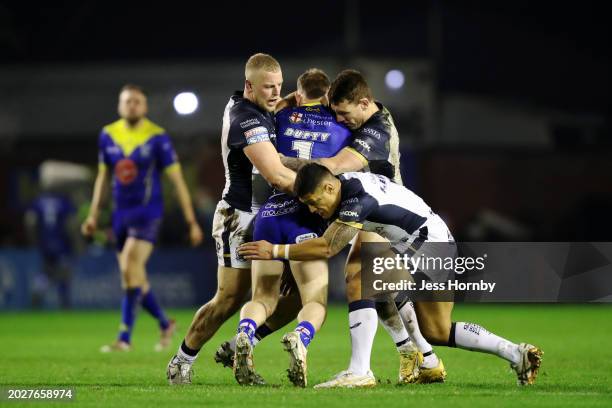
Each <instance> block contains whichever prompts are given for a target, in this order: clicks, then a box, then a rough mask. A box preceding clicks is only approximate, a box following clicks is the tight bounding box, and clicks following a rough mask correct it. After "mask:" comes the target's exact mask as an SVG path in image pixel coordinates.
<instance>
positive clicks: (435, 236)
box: [240, 163, 543, 385]
mask: <svg viewBox="0 0 612 408" xmlns="http://www.w3.org/2000/svg"><path fill="white" fill-rule="evenodd" d="M295 192H296V194H297V195H298V197H299V199H300V201H302V202H303V203H304V204H306V205H308V208H309V209H310V211H311V212H316V213H317V214H319V215H320V216H321V217H323V218H325V219H328V220H333V222H332V223H331V224H330V225H329V227H328V228H327V229H326V231H325V232H324V234H323V236H322V237H321V238H314V239H311V240H308V241H305V242H302V243H299V244H291V245H274V244H271V243H269V242H267V241H257V242H251V243H247V244H244V245H242V246H241V248H240V253H241V254H242V255H243V256H244V257H245V258H247V259H272V258H274V257H276V258H280V259H288V260H294V261H308V260H313V259H327V258H329V257H331V256H333V255H335V254H336V253H337V252H338V251H339V250H340V249H342V248H343V247H344V246H345V245H346V244H347V243H348V242H350V240H351V239H353V237H355V235H356V234H358V233H359V231H360V230H370V231H377V232H378V233H379V234H381V235H382V236H383V237H385V238H386V239H388V240H389V241H390V242H402V241H404V242H407V243H415V240H420V242H421V243H424V242H439V243H445V242H446V243H448V244H449V245H451V244H453V245H454V240H453V238H452V234H451V233H450V231H449V230H448V228H447V226H446V224H445V223H444V221H442V219H441V218H440V217H439V216H438V215H436V214H435V213H434V212H433V211H432V210H431V208H429V206H428V205H427V204H426V203H425V202H424V201H423V200H422V199H421V198H420V197H418V196H417V195H416V194H414V193H413V192H411V191H410V190H408V189H407V188H405V187H403V186H400V185H399V184H396V183H392V182H391V181H390V180H389V179H388V178H387V177H384V176H381V175H375V174H365V173H354V172H349V173H345V174H343V175H341V176H340V177H336V176H334V175H333V174H332V173H331V172H330V171H329V170H328V169H327V168H326V167H325V166H321V165H319V164H316V163H311V164H308V165H306V166H304V167H303V168H302V169H301V170H300V171H299V172H298V175H297V178H296V181H295ZM420 245H422V244H420ZM415 246H416V245H415ZM418 247H419V246H417V248H418ZM415 256H418V252H417V253H416V254H415ZM425 272H426V273H427V271H425ZM460 325H464V326H465V327H463V329H462V330H463V331H460V332H459V336H457V337H456V338H455V341H461V344H462V345H463V346H464V347H465V348H467V349H470V350H476V351H482V352H487V353H491V354H496V355H498V356H500V357H502V358H504V359H506V360H508V361H509V362H510V364H511V368H512V369H513V370H514V371H515V372H516V374H517V377H518V383H519V385H529V384H533V383H534V382H535V379H536V377H537V375H538V370H539V368H540V365H541V361H542V354H543V353H542V351H541V350H540V349H539V348H538V347H536V346H533V345H531V344H527V343H520V344H515V343H512V342H510V341H508V340H506V339H503V338H501V337H499V336H496V335H494V334H492V333H490V332H488V331H486V330H484V329H483V328H480V327H479V326H476V325H473V324H470V323H460ZM468 332H471V333H473V335H471V336H470V335H466V334H467V333H468Z"/></svg>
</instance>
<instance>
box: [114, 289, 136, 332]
mask: <svg viewBox="0 0 612 408" xmlns="http://www.w3.org/2000/svg"><path fill="white" fill-rule="evenodd" d="M140 293H141V289H140V288H131V289H128V290H126V291H125V295H124V296H123V301H122V302H121V327H120V329H119V340H121V341H124V342H126V343H129V342H130V338H131V335H132V329H133V328H134V323H135V322H136V306H138V300H139V299H138V298H139V297H140Z"/></svg>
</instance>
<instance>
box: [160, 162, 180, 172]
mask: <svg viewBox="0 0 612 408" xmlns="http://www.w3.org/2000/svg"><path fill="white" fill-rule="evenodd" d="M180 169H181V164H180V163H179V162H174V163H172V164H171V165H169V166H168V167H166V168H164V172H165V173H166V174H169V173H172V172H175V171H178V170H180Z"/></svg>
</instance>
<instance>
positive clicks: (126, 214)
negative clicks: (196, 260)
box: [81, 85, 202, 352]
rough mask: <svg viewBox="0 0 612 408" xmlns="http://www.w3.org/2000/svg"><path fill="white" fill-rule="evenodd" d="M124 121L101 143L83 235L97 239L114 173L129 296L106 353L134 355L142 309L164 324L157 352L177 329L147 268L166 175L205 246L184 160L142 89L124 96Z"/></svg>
mask: <svg viewBox="0 0 612 408" xmlns="http://www.w3.org/2000/svg"><path fill="white" fill-rule="evenodd" d="M118 112H119V116H120V117H121V119H119V120H117V121H116V122H113V123H111V124H109V125H107V126H105V127H104V129H103V130H102V132H101V133H100V138H99V167H98V176H97V178H96V182H95V185H94V192H93V198H92V202H91V208H90V212H89V216H88V217H87V219H86V220H85V222H84V223H83V225H82V227H81V230H82V232H83V234H84V235H86V236H91V235H92V234H93V233H94V232H95V230H96V228H97V222H98V214H99V211H100V204H101V200H102V195H103V192H104V190H105V188H106V185H107V181H108V174H109V172H112V190H113V193H112V197H113V221H112V224H113V232H114V235H115V239H116V244H117V251H118V261H119V269H120V271H121V283H122V287H123V289H124V290H125V295H124V298H123V302H122V306H121V308H122V320H121V326H120V330H119V335H118V338H117V340H116V341H115V342H114V343H113V344H111V345H107V346H104V347H102V351H104V352H107V351H129V350H130V349H131V334H132V329H133V327H134V323H135V320H136V308H137V306H138V304H141V305H142V307H143V308H144V309H146V310H147V311H148V312H149V313H150V314H151V315H152V316H153V317H154V318H156V319H157V320H158V321H159V326H160V329H161V339H160V341H159V343H158V344H157V345H156V349H157V350H161V349H164V348H165V347H167V346H168V345H169V343H170V338H171V336H172V334H173V333H174V330H175V323H174V321H172V320H169V319H168V318H167V317H166V316H165V314H164V312H163V310H162V308H161V307H160V306H159V304H158V303H157V300H156V299H155V296H154V294H153V291H152V290H151V287H150V285H149V282H148V279H147V273H146V268H145V265H146V263H147V260H148V259H149V256H150V255H151V253H152V251H153V246H154V244H155V242H156V239H157V234H158V230H159V227H160V224H161V219H162V215H163V199H162V188H161V174H162V173H165V174H166V175H167V176H168V178H169V179H170V181H171V182H172V184H173V185H174V187H175V189H176V193H177V197H178V200H179V202H180V205H181V209H182V211H183V214H184V216H185V221H186V222H187V224H188V225H189V237H190V241H191V244H192V245H194V246H195V245H198V244H199V243H200V242H201V241H202V230H201V229H200V227H199V225H198V223H197V221H196V218H195V214H194V211H193V207H192V204H191V197H190V195H189V191H188V190H187V186H186V184H185V181H184V179H183V173H182V170H181V167H180V164H179V162H178V158H177V156H176V153H175V151H174V147H173V146H172V142H171V141H170V137H169V136H168V134H167V133H166V131H165V130H164V129H162V128H161V127H159V126H158V125H156V124H155V123H153V122H151V121H150V120H149V119H147V118H146V114H147V98H146V95H145V93H144V91H143V90H142V88H140V87H138V86H135V85H126V86H124V87H123V88H122V89H121V92H120V94H119V106H118Z"/></svg>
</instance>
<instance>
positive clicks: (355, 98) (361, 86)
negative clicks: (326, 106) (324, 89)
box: [329, 69, 374, 105]
mask: <svg viewBox="0 0 612 408" xmlns="http://www.w3.org/2000/svg"><path fill="white" fill-rule="evenodd" d="M362 98H367V99H368V100H370V101H372V100H373V99H374V98H373V96H372V91H371V90H370V87H369V86H368V83H367V82H366V80H365V78H364V76H363V75H361V72H359V71H355V70H354V69H345V70H344V71H342V72H340V73H339V74H338V76H337V77H336V79H334V82H332V84H331V89H330V90H329V102H330V103H333V104H334V105H337V104H338V103H340V102H342V101H343V100H344V99H346V100H347V101H348V102H349V103H357V102H359V100H360V99H362Z"/></svg>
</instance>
